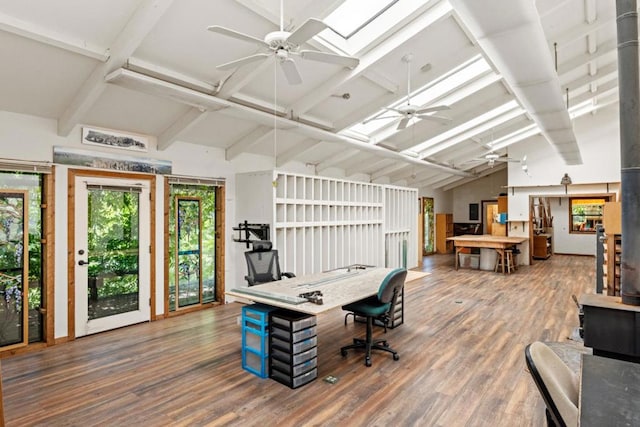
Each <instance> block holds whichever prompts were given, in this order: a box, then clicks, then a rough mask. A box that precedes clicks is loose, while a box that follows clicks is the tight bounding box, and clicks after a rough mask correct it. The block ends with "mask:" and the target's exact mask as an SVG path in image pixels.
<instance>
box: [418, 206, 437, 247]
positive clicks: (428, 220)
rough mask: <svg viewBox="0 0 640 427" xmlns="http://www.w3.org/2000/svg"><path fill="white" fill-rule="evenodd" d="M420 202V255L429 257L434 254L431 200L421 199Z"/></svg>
mask: <svg viewBox="0 0 640 427" xmlns="http://www.w3.org/2000/svg"><path fill="white" fill-rule="evenodd" d="M420 200H421V202H422V230H423V245H422V255H431V254H432V253H434V252H435V239H434V230H435V229H434V219H435V215H434V213H433V198H431V197H421V199H420Z"/></svg>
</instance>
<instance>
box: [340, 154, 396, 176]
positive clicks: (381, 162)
mask: <svg viewBox="0 0 640 427" xmlns="http://www.w3.org/2000/svg"><path fill="white" fill-rule="evenodd" d="M391 161H393V160H390V159H380V158H378V159H373V160H371V161H370V162H367V163H366V164H362V162H360V163H359V164H357V165H356V166H352V167H349V168H347V169H345V175H346V176H351V175H355V174H357V173H367V174H369V172H367V171H372V170H374V171H375V170H377V169H380V168H382V167H385V166H386V165H388V164H389V162H391Z"/></svg>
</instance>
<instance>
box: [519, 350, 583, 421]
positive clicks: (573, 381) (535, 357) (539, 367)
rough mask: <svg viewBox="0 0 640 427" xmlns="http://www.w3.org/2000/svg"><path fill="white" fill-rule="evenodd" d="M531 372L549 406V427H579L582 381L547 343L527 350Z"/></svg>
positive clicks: (547, 410) (545, 402)
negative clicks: (579, 380)
mask: <svg viewBox="0 0 640 427" xmlns="http://www.w3.org/2000/svg"><path fill="white" fill-rule="evenodd" d="M524 354H525V359H526V361H527V367H528V368H529V373H530V374H531V377H533V382H535V383H536V386H537V387H538V391H540V394H541V395H542V400H544V404H545V405H546V410H545V413H546V416H547V425H549V426H557V427H565V426H577V425H578V393H579V392H578V378H577V376H576V375H575V374H574V373H573V372H572V371H571V369H569V367H568V366H567V365H566V364H565V363H564V362H563V361H562V359H560V357H558V355H557V354H555V353H554V352H553V350H551V349H550V348H549V347H548V346H547V345H546V344H544V343H541V342H539V341H536V342H533V343H531V344H529V345H528V346H527V347H526V348H525V349H524Z"/></svg>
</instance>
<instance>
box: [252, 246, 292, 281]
mask: <svg viewBox="0 0 640 427" xmlns="http://www.w3.org/2000/svg"><path fill="white" fill-rule="evenodd" d="M252 248H253V249H252V250H250V251H247V252H245V253H244V257H245V259H246V260H247V270H248V274H247V275H246V276H244V278H245V279H246V280H247V282H249V286H254V285H259V284H261V283H267V282H273V281H275V280H281V279H282V278H283V277H295V274H293V273H288V272H287V273H281V272H280V262H279V260H278V251H277V250H276V249H272V248H271V242H270V241H268V240H255V241H254V242H253V247H252Z"/></svg>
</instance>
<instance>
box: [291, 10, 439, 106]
mask: <svg viewBox="0 0 640 427" xmlns="http://www.w3.org/2000/svg"><path fill="white" fill-rule="evenodd" d="M449 16H451V8H450V6H449V4H448V3H447V2H440V3H439V4H437V5H436V6H434V7H433V8H432V9H430V10H429V13H426V14H423V15H421V16H420V17H418V18H417V19H415V20H414V21H412V22H411V23H410V24H408V25H406V26H404V27H403V28H401V29H400V30H398V31H397V32H396V33H395V35H394V36H393V37H390V38H388V39H387V40H385V41H384V42H382V43H380V44H379V45H378V46H376V47H375V48H374V49H372V50H371V51H370V52H368V53H367V54H366V55H364V56H362V57H361V58H360V63H359V64H358V66H357V67H356V68H354V69H353V70H343V71H341V72H338V73H336V74H335V75H334V76H333V77H331V78H330V79H328V80H327V81H325V82H324V83H322V84H321V85H319V86H318V87H316V88H315V89H314V90H312V91H311V92H309V94H307V95H306V96H305V97H303V98H302V99H300V100H298V101H297V102H295V103H294V104H293V105H292V106H291V111H293V112H294V113H295V114H302V113H305V112H307V111H309V110H310V109H312V108H313V107H314V106H316V105H317V104H318V103H320V102H322V101H323V100H324V99H326V97H327V96H328V94H331V93H333V92H335V91H336V90H337V89H338V88H339V87H340V86H342V85H343V84H345V83H346V82H348V81H349V80H351V79H355V78H357V77H361V76H362V75H363V74H364V73H365V72H367V71H368V69H369V67H371V66H372V65H374V64H375V63H376V62H378V61H380V60H381V59H382V58H384V57H385V56H387V55H388V54H390V53H391V52H393V51H394V50H395V49H398V48H399V47H401V46H402V44H404V43H405V42H407V41H408V40H409V39H411V38H412V37H415V36H416V35H417V34H419V33H420V32H422V31H423V30H424V29H425V28H427V27H429V26H431V25H433V24H435V23H436V22H438V21H441V20H443V19H446V18H447V17H449Z"/></svg>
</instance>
